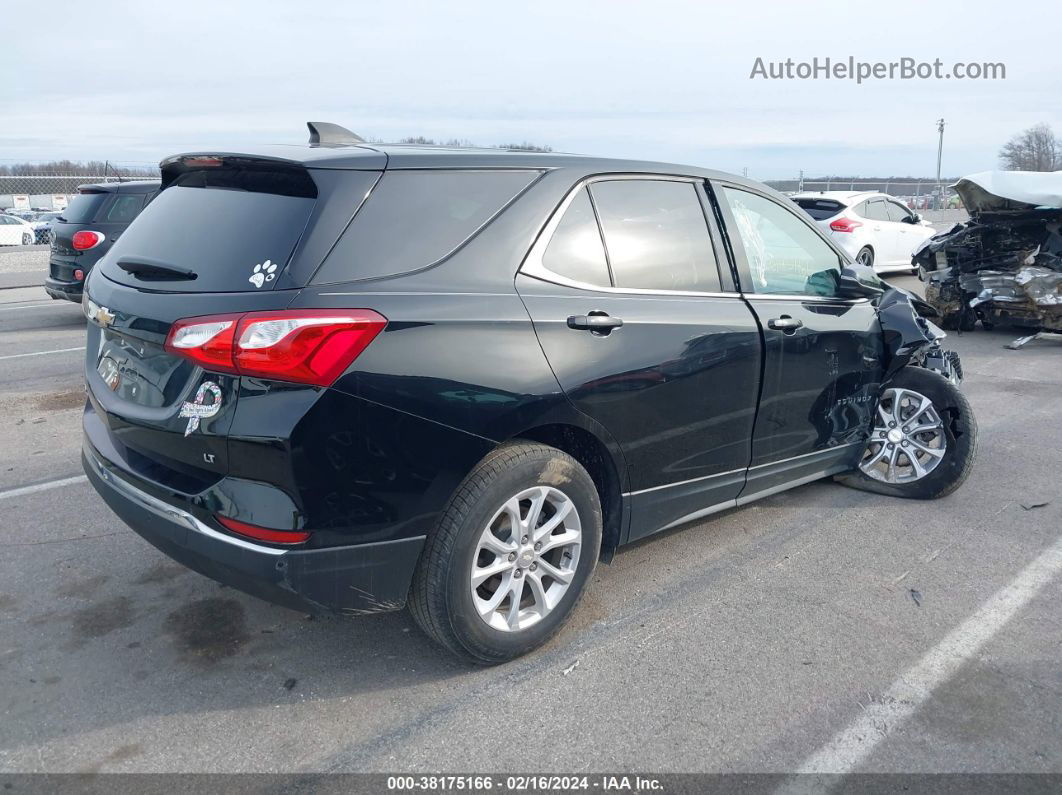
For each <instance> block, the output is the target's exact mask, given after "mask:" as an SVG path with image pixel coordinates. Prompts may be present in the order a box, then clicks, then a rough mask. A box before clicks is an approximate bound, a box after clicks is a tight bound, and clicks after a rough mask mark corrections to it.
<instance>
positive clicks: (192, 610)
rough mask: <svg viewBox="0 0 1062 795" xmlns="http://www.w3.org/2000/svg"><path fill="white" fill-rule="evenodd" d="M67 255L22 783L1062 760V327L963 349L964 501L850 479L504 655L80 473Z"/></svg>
mask: <svg viewBox="0 0 1062 795" xmlns="http://www.w3.org/2000/svg"><path fill="white" fill-rule="evenodd" d="M16 257H17V258H19V260H18V261H15V259H9V258H16ZM42 262H43V254H42V253H40V252H29V253H28V254H27V253H25V252H22V253H2V254H0V277H4V276H5V275H8V274H21V275H20V276H18V277H13V278H10V279H8V281H7V282H5V283H0V288H3V289H0V409H2V413H0V421H2V422H3V428H4V431H5V432H4V434H3V442H2V444H0V541H2V543H3V545H4V553H3V555H2V556H0V772H14V771H18V772H22V771H50V772H73V771H93V772H94V771H153V772H157V771H166V772H169V771H198V772H207V771H219V772H220V771H377V772H395V771H424V772H445V771H460V772H471V771H492V772H504V771H510V770H518V771H523V772H531V771H534V772H550V773H576V772H589V771H653V772H658V773H659V772H699V771H712V772H733V771H748V772H788V771H795V770H802V769H803V770H838V771H844V772H847V771H860V772H862V771H902V772H922V771H932V772H959V771H962V772H1055V773H1062V742H1060V738H1062V610H1060V608H1059V605H1060V603H1062V602H1060V598H1062V584H1060V583H1062V573H1060V570H1062V543H1060V538H1062V491H1060V486H1059V483H1060V480H1059V465H1060V463H1062V462H1060V457H1059V450H1060V449H1062V421H1060V420H1062V366H1060V362H1062V342H1059V341H1055V340H1042V341H1037V342H1033V343H1031V344H1029V345H1028V346H1027V347H1026V348H1024V349H1022V350H1020V351H1010V350H1006V349H1004V347H1003V345H1004V343H1006V342H1008V341H1009V340H1011V339H1012V338H1013V337H1015V336H1017V333H1016V332H1014V331H1013V330H1010V331H1008V330H1002V329H1001V330H996V331H993V332H985V331H982V330H978V331H976V332H971V333H967V334H964V335H962V336H955V335H952V337H951V338H950V339H949V343H950V345H951V346H952V347H954V348H955V349H956V350H958V351H959V352H960V354H961V355H962V357H963V364H964V368H965V371H966V383H965V385H964V388H965V390H966V392H967V394H968V396H969V398H970V401H971V403H972V405H973V406H974V408H975V410H976V412H977V417H978V421H979V424H980V430H981V436H980V448H979V451H978V455H977V462H976V465H975V467H974V470H973V473H972V475H971V476H970V479H969V480H968V481H967V483H966V484H965V485H964V486H963V487H962V488H961V489H960V490H959V491H957V492H956V493H954V494H952V495H951V496H949V497H947V498H945V499H943V500H940V501H936V502H915V501H904V500H898V499H893V498H889V497H884V496H879V495H873V494H867V493H863V492H859V491H855V490H852V489H849V488H846V487H844V486H841V485H838V484H835V483H833V482H828V481H824V482H818V483H814V484H811V485H807V486H803V487H801V488H797V489H794V490H792V491H789V492H786V493H783V494H779V495H776V496H774V497H771V498H769V499H766V500H764V501H762V502H760V503H758V504H756V505H752V506H748V507H745V508H742V509H737V510H732V511H729V512H726V513H724V514H720V515H717V516H714V517H712V518H711V519H710V520H707V521H702V522H699V523H695V524H693V525H690V526H687V527H684V528H681V529H678V530H675V531H672V532H668V533H666V534H663V535H659V536H656V537H653V538H651V539H649V540H647V541H644V542H642V543H639V544H637V545H635V546H633V547H630V548H626V549H624V550H623V551H621V552H620V553H619V554H618V555H617V557H616V559H615V561H614V562H613V563H612V564H611V565H607V566H606V565H602V566H599V567H598V569H597V572H596V574H595V575H594V577H593V579H592V581H591V583H590V585H589V591H588V593H587V595H586V597H585V599H584V600H583V602H582V604H581V606H580V607H579V609H578V611H577V612H576V614H575V615H574V616H573V619H572V621H571V622H570V626H569V627H568V628H567V629H566V630H564V631H563V632H562V633H560V634H559V635H558V636H557V637H556V638H555V639H554V640H553V641H552V642H551V643H550V644H549V645H548V646H547V647H545V648H544V649H542V650H540V651H538V652H536V653H534V654H532V655H530V656H528V657H526V658H524V659H521V660H518V661H515V662H513V663H510V664H507V665H503V666H499V667H496V668H486V669H484V668H476V667H469V666H467V665H464V664H462V663H459V662H457V661H455V660H453V659H451V658H450V657H448V656H447V655H446V654H445V653H443V652H442V651H440V650H439V649H438V648H436V647H435V646H433V645H432V644H431V643H429V642H428V641H427V639H426V638H425V637H423V636H422V635H421V634H420V632H419V631H418V630H417V628H416V627H415V625H414V624H413V622H412V620H411V618H410V617H409V615H408V614H407V613H405V612H401V613H392V614H385V615H380V616H374V617H366V618H359V619H356V620H343V619H316V620H310V619H308V618H307V617H306V616H304V615H301V614H299V613H295V612H292V611H289V610H286V609H283V608H279V607H273V606H270V605H268V604H265V603H263V602H261V601H258V600H257V599H254V598H252V597H250V596H245V595H243V594H241V593H239V592H236V591H234V590H231V589H228V588H225V587H222V586H219V585H218V584H217V583H214V582H212V581H211V580H209V579H206V578H205V577H201V576H199V575H198V574H195V573H192V572H190V571H188V570H186V569H184V568H183V567H181V566H179V565H177V564H176V563H173V562H171V561H170V560H169V559H167V558H166V557H165V556H163V555H162V554H161V553H159V552H157V551H156V550H155V549H154V548H152V547H151V546H149V545H148V544H147V543H146V542H144V541H142V540H141V539H140V538H139V537H138V536H136V535H135V534H134V533H133V532H132V531H130V530H129V529H127V528H126V527H125V526H124V525H123V524H122V523H121V522H120V521H118V520H117V519H116V518H115V517H114V515H113V514H112V513H111V512H110V511H109V510H108V509H107V507H106V506H105V505H104V504H103V502H102V501H101V500H100V499H99V498H98V497H97V496H96V494H95V493H94V492H93V490H92V489H91V488H90V487H89V486H88V484H87V483H85V482H84V480H83V479H82V478H81V477H80V476H81V470H80V464H79V460H78V454H79V449H80V429H79V422H80V411H81V407H82V405H83V402H84V394H83V386H82V375H81V373H82V368H83V361H82V360H83V357H84V351H83V350H82V346H83V345H84V320H83V318H82V315H81V310H80V307H79V306H77V305H74V304H69V303H65V302H59V301H52V300H50V299H48V298H47V297H46V296H45V294H44V292H43V290H42V289H41V288H40V287H39V286H37V285H39V283H40V280H42V279H43V276H44V273H43V265H42V264H41V263H42ZM27 274H28V276H27ZM38 277H39V278H38ZM898 281H899V282H901V283H904V284H906V285H908V286H910V285H912V284H915V285H917V281H916V280H913V279H911V278H910V277H900V278H899V279H898ZM20 284H21V285H30V286H18V285H20Z"/></svg>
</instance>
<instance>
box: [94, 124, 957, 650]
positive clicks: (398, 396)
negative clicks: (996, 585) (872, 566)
mask: <svg viewBox="0 0 1062 795" xmlns="http://www.w3.org/2000/svg"><path fill="white" fill-rule="evenodd" d="M311 130H312V132H313V135H312V138H311V145H310V146H304V147H298V146H277V147H266V148H262V149H256V150H254V151H246V152H206V153H197V154H188V155H180V156H176V157H172V158H170V159H167V160H165V161H163V163H162V186H163V187H162V191H161V193H160V194H159V196H158V197H157V198H156V199H155V200H154V201H153V202H152V203H151V204H150V205H149V206H148V207H147V209H146V210H145V211H144V212H143V214H142V215H141V216H140V217H139V218H138V219H137V221H136V222H135V223H134V224H133V225H132V226H131V227H130V228H129V229H128V231H127V232H126V233H125V234H124V235H123V236H122V238H121V239H120V240H119V241H117V243H116V244H115V245H114V246H113V248H111V249H110V251H108V253H107V255H106V256H105V257H104V258H103V259H102V261H101V262H100V264H99V266H98V267H97V268H96V269H95V270H94V271H93V272H92V274H91V275H90V278H89V280H88V283H87V287H86V296H85V301H84V308H85V313H86V314H87V316H88V317H89V320H90V322H89V324H88V341H87V352H86V362H85V365H86V379H87V387H88V402H87V405H86V407H85V413H84V447H83V462H84V466H85V470H86V472H87V473H88V476H89V478H90V480H91V482H92V484H93V485H94V486H95V488H96V489H97V490H98V491H99V493H100V494H101V495H102V496H103V498H104V499H105V500H106V501H107V503H108V504H109V505H110V506H111V507H112V509H113V510H114V511H115V512H116V513H117V514H118V515H119V516H120V517H121V518H122V519H124V520H125V521H126V522H127V523H128V524H129V525H130V526H132V527H133V529H134V530H136V531H137V532H138V533H139V534H141V535H142V536H143V537H144V538H146V539H147V540H148V541H150V542H151V543H152V544H154V545H155V546H156V547H158V548H159V549H161V550H162V551H163V552H165V553H166V554H167V555H170V556H172V557H173V558H175V559H176V560H178V561H181V562H183V563H185V564H186V565H188V566H189V567H191V568H193V569H195V570H197V571H199V572H201V573H203V574H206V575H208V576H210V577H213V578H215V579H217V580H220V581H222V582H225V583H229V584H231V585H234V586H236V587H238V588H241V589H243V590H245V591H247V592H248V593H252V594H255V595H258V596H261V597H263V598H266V599H269V600H272V601H275V602H277V603H280V604H284V605H287V606H289V607H293V608H296V609H300V610H306V611H311V612H315V611H333V612H338V613H342V614H347V615H358V614H364V613H375V612H380V611H386V610H394V609H399V608H401V607H402V606H403V605H405V604H406V603H407V599H408V601H409V604H410V606H411V609H412V612H413V615H414V616H415V618H416V620H417V622H418V623H419V624H420V626H421V627H422V628H423V629H424V630H425V631H426V632H427V633H428V634H430V635H431V636H432V637H433V638H435V639H436V640H437V641H438V642H440V643H441V644H443V645H444V646H446V647H447V648H449V649H450V650H452V651H454V652H455V653H457V654H460V655H462V656H464V657H466V658H468V659H471V660H474V661H477V662H482V663H494V662H500V661H503V660H506V659H510V658H512V657H515V656H517V655H519V654H522V653H524V652H526V651H528V650H530V649H532V648H534V647H536V646H537V645H539V644H541V643H543V642H544V641H545V640H546V639H547V638H549V637H550V635H552V634H553V633H554V632H555V631H556V630H557V629H558V628H559V627H560V626H561V624H562V623H563V622H564V620H565V619H566V617H567V616H568V615H569V614H570V612H571V611H572V609H573V608H574V606H575V604H576V602H577V601H578V598H579V595H580V593H581V591H582V590H583V587H584V585H585V584H586V582H587V580H588V578H589V577H590V574H591V572H592V571H593V569H594V566H595V564H596V562H597V561H598V560H599V558H605V559H608V558H610V557H611V556H612V554H613V553H614V551H615V550H616V549H617V548H618V547H620V546H621V545H623V544H626V543H628V542H631V541H635V540H637V539H641V538H645V537H646V536H648V535H651V534H653V533H656V532H659V531H661V530H666V529H668V528H671V527H675V526H677V525H680V524H683V523H686V522H689V521H691V520H695V519H698V518H701V517H704V516H707V515H709V514H711V513H714V512H716V511H721V510H724V509H727V508H732V507H735V506H738V505H742V504H745V503H748V502H751V501H753V500H756V499H759V498H761V497H764V496H767V495H770V494H774V493H776V492H779V491H782V490H784V489H788V488H792V487H793V486H797V485H799V484H802V483H807V482H809V481H812V480H816V479H819V478H823V477H828V476H832V475H838V474H844V475H845V477H846V478H847V480H848V482H850V483H852V484H854V485H857V486H859V487H862V488H866V489H870V490H875V491H879V492H884V493H888V494H894V495H897V496H907V497H918V498H931V497H939V496H942V495H944V494H947V493H949V492H950V491H952V490H953V489H955V488H957V487H958V485H959V484H960V483H961V482H962V481H963V480H964V479H965V477H966V474H967V472H968V471H969V467H970V463H971V461H972V459H973V454H974V445H975V437H976V423H975V420H974V417H973V415H972V413H971V411H970V407H969V404H968V403H967V402H966V400H965V398H964V397H963V395H962V393H961V392H960V391H958V389H957V388H956V386H955V383H954V382H955V381H957V380H958V372H957V370H956V367H955V365H957V361H955V360H954V359H953V358H951V357H949V356H947V355H945V352H943V351H942V350H941V349H940V346H939V339H940V338H941V337H942V336H943V334H942V333H941V332H940V331H939V330H938V329H936V328H935V327H934V326H933V325H932V324H931V323H930V322H928V321H927V320H925V319H924V318H923V317H921V316H919V315H918V314H917V312H916V310H917V309H921V310H923V311H924V310H925V306H924V305H923V304H921V303H920V302H919V301H918V300H917V299H915V298H914V297H913V296H911V295H910V294H906V293H903V292H901V291H898V290H895V289H886V286H885V285H884V284H883V283H882V282H881V281H880V280H879V279H877V277H875V276H874V275H873V273H872V272H870V271H869V270H868V269H865V268H864V269H860V268H859V267H858V266H854V267H853V266H850V263H849V261H848V260H847V258H846V257H845V255H844V254H843V253H842V252H841V251H840V250H839V249H838V248H837V247H836V246H835V245H834V244H833V243H832V242H831V241H830V240H829V239H828V238H827V237H826V236H825V235H823V233H822V232H821V231H820V230H818V229H817V228H816V227H815V224H814V223H813V222H812V221H811V219H810V218H808V217H807V215H806V214H805V213H804V212H803V211H801V210H800V209H799V208H798V207H796V206H795V205H794V204H792V203H791V202H790V201H788V200H787V199H786V198H785V197H783V196H781V195H779V194H777V193H775V192H774V191H772V190H770V189H769V188H766V187H764V186H763V185H760V184H758V183H755V182H751V181H749V180H746V179H742V178H739V177H735V176H731V175H728V174H723V173H720V172H716V171H707V170H704V169H700V168H695V167H691V166H678V165H668V164H660V163H650V162H640V161H619V160H608V159H600V158H593V157H579V156H570V155H559V154H534V153H527V152H508V151H499V150H475V149H447V148H433V147H418V146H383V145H367V144H363V143H361V142H360V139H357V138H356V137H354V136H353V135H352V134H350V133H347V132H346V131H343V130H342V129H341V128H334V127H331V126H328V125H312V126H311ZM681 599H682V597H681V594H676V595H675V601H676V609H681V607H680V606H679V605H680V603H681Z"/></svg>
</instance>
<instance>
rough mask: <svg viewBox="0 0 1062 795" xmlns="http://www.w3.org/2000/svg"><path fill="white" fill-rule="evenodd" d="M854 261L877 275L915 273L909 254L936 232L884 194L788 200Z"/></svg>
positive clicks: (838, 194) (814, 195)
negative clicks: (872, 270)
mask: <svg viewBox="0 0 1062 795" xmlns="http://www.w3.org/2000/svg"><path fill="white" fill-rule="evenodd" d="M789 198H790V199H792V200H793V201H794V202H796V204H797V205H798V206H799V207H800V208H801V209H803V210H804V211H805V212H806V213H807V214H808V215H810V216H811V217H812V218H813V219H814V220H815V223H816V224H818V225H819V226H821V227H822V229H823V231H824V232H826V233H827V234H828V235H829V236H830V237H832V238H833V239H834V240H835V241H836V242H837V245H839V246H840V247H841V248H843V249H844V250H845V251H846V252H848V254H849V256H851V257H852V259H854V260H855V261H856V262H859V263H861V264H863V265H870V266H871V267H873V268H874V270H876V271H878V272H879V273H881V272H885V271H897V270H907V271H909V270H912V269H913V266H912V265H911V254H912V253H913V252H914V250H915V249H916V248H918V246H919V244H920V243H921V242H922V241H923V240H925V239H926V238H928V237H932V236H933V235H934V234H936V230H935V229H933V227H932V226H930V224H929V222H928V221H924V220H923V219H922V216H920V215H919V214H918V213H916V212H913V211H911V210H909V209H908V208H907V207H905V206H904V205H903V204H901V203H900V202H898V201H896V199H894V198H892V197H891V196H888V195H886V194H884V193H876V192H873V191H862V192H859V193H853V192H850V191H821V192H814V193H797V194H795V195H793V196H790V197H789Z"/></svg>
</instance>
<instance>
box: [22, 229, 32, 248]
mask: <svg viewBox="0 0 1062 795" xmlns="http://www.w3.org/2000/svg"><path fill="white" fill-rule="evenodd" d="M22 245H24V246H32V245H33V235H31V234H30V233H29V232H24V233H23V234H22Z"/></svg>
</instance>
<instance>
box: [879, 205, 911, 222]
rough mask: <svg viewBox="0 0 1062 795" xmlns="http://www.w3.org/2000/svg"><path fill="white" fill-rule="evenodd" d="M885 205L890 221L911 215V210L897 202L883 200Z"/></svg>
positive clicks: (900, 219) (903, 218)
mask: <svg viewBox="0 0 1062 795" xmlns="http://www.w3.org/2000/svg"><path fill="white" fill-rule="evenodd" d="M885 207H886V209H887V210H888V212H889V220H890V221H906V220H907V219H908V218H910V217H911V211H910V210H908V209H907V208H906V207H904V206H903V205H902V204H898V203H897V202H885Z"/></svg>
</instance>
